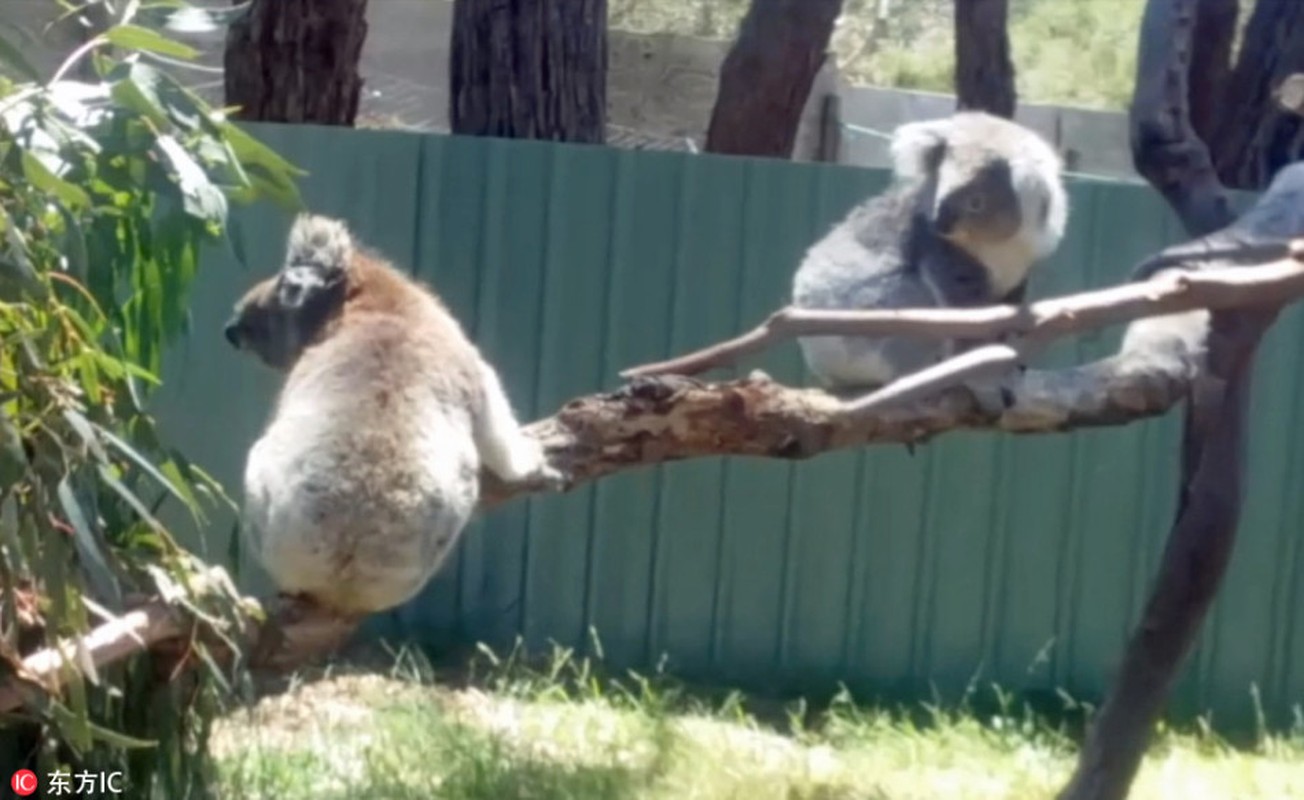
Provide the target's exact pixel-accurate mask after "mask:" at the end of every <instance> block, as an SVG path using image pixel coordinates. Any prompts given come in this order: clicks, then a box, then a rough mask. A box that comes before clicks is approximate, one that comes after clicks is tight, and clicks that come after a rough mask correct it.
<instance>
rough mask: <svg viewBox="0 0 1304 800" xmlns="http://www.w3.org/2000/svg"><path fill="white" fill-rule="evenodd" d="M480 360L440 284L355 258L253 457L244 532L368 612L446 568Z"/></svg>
mask: <svg viewBox="0 0 1304 800" xmlns="http://www.w3.org/2000/svg"><path fill="white" fill-rule="evenodd" d="M478 359H479V354H478V352H477V350H476V349H475V347H474V345H473V344H472V343H471V342H470V341H469V339H468V338H467V337H466V336H465V334H464V333H463V331H462V329H461V327H460V326H459V325H458V324H457V322H456V320H455V319H453V317H452V316H451V314H449V313H448V311H447V310H446V309H445V308H444V307H443V305H442V304H441V303H440V302H439V300H438V298H437V297H435V296H434V295H433V294H432V293H430V292H428V291H426V290H424V289H423V288H422V287H420V286H418V285H417V284H415V283H414V282H413V281H411V280H410V279H408V278H407V277H406V276H404V275H402V274H401V273H399V272H397V271H396V270H394V269H393V268H391V267H390V266H389V265H387V264H385V263H384V262H382V261H379V260H376V259H371V258H369V257H367V256H363V255H361V254H357V255H355V256H354V257H353V260H352V262H351V264H350V272H349V277H348V286H347V290H346V292H345V300H344V303H343V307H342V308H341V309H340V311H339V313H337V314H335V315H334V316H332V317H331V318H330V319H329V320H328V321H327V322H325V323H324V324H323V325H322V326H321V328H320V330H319V331H317V332H316V333H315V335H314V336H313V337H312V339H311V342H310V343H309V344H308V345H307V346H306V347H304V348H303V350H302V352H301V354H299V355H298V357H297V359H296V360H295V361H294V363H293V364H292V366H291V367H290V368H289V370H288V374H287V375H286V379H285V383H284V385H283V387H282V389H281V392H280V394H279V396H278V398H277V402H276V406H275V410H274V413H273V415H272V418H271V420H270V422H269V423H268V425H267V427H266V429H265V430H264V432H263V434H262V436H261V437H260V438H259V440H258V441H257V442H256V443H255V444H254V445H253V447H252V448H251V450H250V452H249V455H248V459H247V462H246V470H245V476H244V477H245V481H244V483H245V522H246V524H245V526H244V529H245V531H246V542H247V543H248V545H249V546H250V548H251V550H252V551H253V552H254V554H255V555H256V556H257V558H258V560H259V562H260V563H261V564H262V565H263V567H264V568H265V569H266V570H267V571H268V572H269V574H270V575H271V576H272V578H273V580H274V581H275V582H276V584H277V586H278V587H279V588H280V589H281V591H283V592H287V593H291V594H304V595H308V596H311V597H312V598H313V599H314V600H316V601H317V602H319V603H321V604H323V605H326V606H329V607H332V608H334V609H335V610H337V611H339V612H342V613H354V614H366V613H369V612H373V611H377V610H381V609H385V608H391V607H393V606H397V605H399V604H401V603H403V602H405V601H406V600H408V599H410V598H411V597H412V596H414V595H415V594H416V593H417V592H418V591H419V590H420V588H421V587H422V586H423V585H424V584H425V583H426V582H427V581H428V580H429V579H430V577H431V576H432V575H433V574H434V573H435V572H436V571H437V570H438V568H439V567H440V566H441V565H442V563H443V561H444V559H445V558H446V556H447V553H448V552H450V551H451V549H452V547H453V545H454V544H455V542H456V540H457V537H458V535H459V534H460V532H461V530H462V529H463V528H464V527H465V525H466V524H467V522H468V521H469V520H470V517H471V515H472V514H473V513H474V510H475V508H476V505H477V502H478V499H479V475H480V466H481V464H480V455H479V452H478V450H477V447H476V443H475V441H474V437H473V434H472V426H473V421H472V415H473V413H474V409H475V408H476V407H478V404H479V403H480V401H481V397H480V393H481V391H482V386H481V382H480V379H479V372H478V371H477V369H478Z"/></svg>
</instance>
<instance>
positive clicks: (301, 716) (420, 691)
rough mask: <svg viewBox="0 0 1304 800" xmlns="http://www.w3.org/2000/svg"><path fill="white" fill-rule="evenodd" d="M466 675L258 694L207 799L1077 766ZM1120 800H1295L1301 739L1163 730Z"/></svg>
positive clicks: (412, 665)
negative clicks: (465, 678)
mask: <svg viewBox="0 0 1304 800" xmlns="http://www.w3.org/2000/svg"><path fill="white" fill-rule="evenodd" d="M441 684H442V685H441ZM470 686H472V687H474V688H468V686H467V684H466V683H463V684H462V687H461V688H453V687H451V686H449V685H448V684H446V683H443V682H442V681H437V680H435V679H434V678H433V677H432V675H431V672H430V671H429V669H428V668H427V667H425V666H423V665H418V664H417V663H416V662H415V661H414V660H413V659H412V658H411V657H409V656H404V657H401V658H400V659H399V662H398V666H396V667H394V668H392V669H389V670H387V671H383V672H381V673H376V672H371V673H359V672H358V671H356V670H346V671H343V672H337V673H336V674H334V675H327V676H326V677H322V678H317V679H314V680H312V681H310V682H305V683H303V684H301V685H300V686H298V687H297V688H295V689H293V690H292V691H290V692H288V693H285V694H281V695H279V696H275V697H269V698H267V699H265V700H263V701H261V702H260V703H259V704H257V705H256V706H255V707H254V708H252V709H246V710H241V711H238V712H235V713H234V714H232V715H230V716H228V717H227V718H226V719H225V720H223V722H222V723H221V724H220V725H219V726H218V729H217V733H216V734H215V738H214V742H213V751H214V754H215V755H216V757H217V759H218V764H219V772H220V775H221V781H222V785H221V787H220V790H219V796H223V797H247V798H286V799H287V800H289V799H291V798H346V797H347V798H357V797H371V798H474V799H477V800H478V799H479V798H483V799H484V800H509V799H511V798H540V799H543V798H558V799H560V798H602V799H603V800H607V799H608V798H612V799H617V800H618V799H619V798H631V799H632V798H648V799H649V800H651V799H653V798H656V799H660V798H665V800H672V799H673V800H679V799H680V798H684V799H685V800H691V799H692V798H746V800H764V799H765V798H776V799H777V798H783V800H796V799H798V798H821V799H827V800H832V799H833V798H873V799H875V800H915V799H916V798H918V799H920V800H922V799H923V798H928V799H929V800H934V799H936V798H947V799H948V800H979V799H980V798H981V799H983V800H987V798H1003V799H1004V798H1011V799H1014V800H1021V799H1022V798H1028V799H1029V800H1031V799H1032V798H1036V799H1037V800H1046V799H1047V798H1051V797H1053V796H1054V793H1055V792H1056V791H1057V790H1058V789H1059V788H1060V787H1061V785H1062V783H1063V781H1064V780H1065V778H1066V777H1067V775H1068V773H1069V770H1070V769H1071V767H1072V764H1073V754H1074V751H1073V745H1072V743H1071V742H1069V741H1068V740H1067V739H1066V738H1065V737H1064V736H1062V735H1060V734H1059V733H1057V732H1056V731H1054V730H1051V729H1050V728H1049V727H1048V726H1047V725H1045V724H1043V723H1039V722H1036V721H1035V720H1034V719H1033V718H1032V717H1030V716H1029V715H1026V714H1013V713H1011V714H1009V715H1007V716H1003V717H997V718H994V719H987V720H986V724H983V723H980V721H979V720H978V719H976V718H975V717H974V716H972V715H969V714H966V713H962V712H954V713H944V712H934V713H932V714H931V715H926V718H925V719H924V721H916V722H910V721H906V720H904V719H903V716H902V715H900V714H890V713H887V712H885V711H881V710H873V709H864V708H857V707H854V706H853V705H851V704H850V703H847V702H844V703H837V702H835V703H834V704H833V707H832V708H831V709H830V710H829V711H827V712H826V713H824V714H823V715H822V716H821V718H820V721H819V724H818V725H811V724H809V723H806V724H801V723H795V722H794V720H795V719H797V718H798V717H797V716H793V717H792V718H791V719H789V720H788V724H782V725H776V724H774V722H773V721H772V720H771V721H769V722H762V721H760V720H759V719H758V718H757V717H755V716H753V715H752V714H750V713H748V712H746V711H744V710H743V707H742V705H741V703H739V702H737V701H736V700H725V701H723V702H718V703H713V704H711V705H707V704H705V703H703V702H694V701H690V700H687V699H685V696H684V695H682V694H680V693H678V692H676V691H674V690H672V689H664V688H660V687H659V685H658V684H657V683H655V682H649V681H644V680H641V679H637V678H635V679H629V680H626V681H623V682H621V684H620V685H613V684H612V683H611V682H606V681H599V680H597V679H596V678H594V677H593V676H592V675H591V674H590V672H589V668H588V665H587V664H586V663H583V662H579V661H575V660H573V659H568V658H566V657H565V656H564V655H560V656H558V658H556V659H554V661H553V662H552V664H551V665H550V666H547V667H545V668H543V669H526V668H524V667H522V666H521V665H520V664H504V663H502V662H497V663H495V664H490V665H489V667H488V670H487V673H486V672H485V671H484V670H482V671H481V674H480V675H479V677H478V679H476V680H474V681H471V682H470ZM1132 797H1133V798H1135V799H1136V800H1146V799H1147V798H1174V800H1199V799H1200V798H1209V799H1210V800H1214V799H1215V798H1216V799H1217V800H1256V799H1257V798H1264V800H1267V798H1272V800H1283V799H1284V798H1304V738H1301V737H1285V738H1269V739H1266V740H1265V741H1263V742H1261V743H1260V745H1259V746H1258V747H1257V748H1254V749H1253V750H1236V749H1233V748H1230V747H1228V746H1226V745H1223V744H1221V743H1219V742H1217V741H1216V740H1214V739H1213V738H1211V737H1210V736H1208V735H1198V734H1190V735H1179V734H1174V733H1161V734H1160V735H1159V737H1158V739H1157V742H1156V745H1155V746H1154V748H1153V749H1152V751H1151V753H1150V755H1149V757H1148V758H1147V759H1146V762H1145V764H1144V766H1143V768H1142V771H1141V774H1140V776H1139V777H1138V779H1137V782H1136V784H1135V787H1134V790H1133V792H1132Z"/></svg>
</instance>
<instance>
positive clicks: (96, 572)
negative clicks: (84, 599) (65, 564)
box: [58, 477, 122, 607]
mask: <svg viewBox="0 0 1304 800" xmlns="http://www.w3.org/2000/svg"><path fill="white" fill-rule="evenodd" d="M58 495H59V505H60V506H61V507H62V508H63V513H64V514H65V515H66V516H67V517H68V524H69V525H71V526H72V529H73V532H74V533H75V534H76V535H75V538H74V541H75V542H76V545H77V553H78V555H79V556H81V559H82V562H83V564H84V566H85V567H86V573H87V575H88V576H89V577H90V579H91V583H92V585H93V586H94V587H95V594H96V595H98V596H99V597H101V598H104V599H105V601H106V602H108V603H110V604H111V605H113V606H114V607H121V605H122V589H121V587H120V586H119V585H118V579H117V576H115V575H114V574H113V569H112V568H111V567H110V566H109V562H108V558H107V557H106V555H105V553H104V549H103V548H102V547H101V546H100V539H99V537H98V536H96V534H95V531H94V530H92V529H91V523H90V520H88V519H87V518H86V512H85V511H84V510H83V509H82V506H81V503H80V502H78V500H77V495H76V493H75V492H74V491H73V488H72V484H71V483H70V478H68V477H65V478H64V479H63V480H62V481H60V482H59V489H58Z"/></svg>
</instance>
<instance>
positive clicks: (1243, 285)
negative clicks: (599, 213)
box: [620, 240, 1304, 379]
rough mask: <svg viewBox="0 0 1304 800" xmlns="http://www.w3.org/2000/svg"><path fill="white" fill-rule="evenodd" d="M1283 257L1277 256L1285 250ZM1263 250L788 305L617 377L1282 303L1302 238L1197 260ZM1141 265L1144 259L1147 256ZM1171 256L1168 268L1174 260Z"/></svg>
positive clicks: (1295, 289)
mask: <svg viewBox="0 0 1304 800" xmlns="http://www.w3.org/2000/svg"><path fill="white" fill-rule="evenodd" d="M1287 253H1288V255H1289V258H1286V259H1281V257H1282V255H1284V254H1287ZM1247 255H1248V256H1250V257H1253V256H1257V255H1264V256H1268V257H1273V258H1277V259H1280V260H1275V261H1272V262H1271V263H1267V264H1263V265H1260V266H1235V267H1221V268H1217V269H1208V270H1203V271H1200V272H1191V273H1177V272H1169V273H1165V274H1160V275H1156V276H1155V277H1153V278H1151V279H1150V280H1148V281H1142V282H1138V283H1129V284H1123V285H1121V286H1112V287H1109V288H1107V289H1097V290H1094V291H1089V292H1081V293H1078V294H1073V295H1065V296H1063V297H1056V298H1052V299H1048V300H1041V301H1038V302H1036V303H1032V304H1030V305H1028V306H1026V307H1020V306H990V307H987V308H975V309H941V308H933V309H902V310H896V311H813V310H810V309H799V308H794V307H792V306H789V307H786V308H783V309H780V310H779V311H776V312H775V313H773V314H771V315H770V317H769V319H767V320H766V321H765V322H764V323H762V324H761V325H759V326H758V327H756V328H754V329H753V330H751V331H749V332H747V333H745V334H743V335H742V336H739V337H737V338H736V339H730V340H728V341H725V342H721V343H719V344H715V345H712V346H710V347H706V348H703V349H701V350H697V351H695V352H692V353H689V354H687V355H683V356H679V357H677V358H672V359H669V360H666V361H660V362H656V363H652V364H643V365H641V366H637V367H632V368H630V369H627V370H625V371H623V372H621V373H620V376H621V377H622V378H626V379H629V378H640V377H651V376H655V375H696V374H699V373H701V372H705V371H706V370H709V369H715V368H718V367H724V366H729V365H732V364H734V363H736V362H737V361H738V360H739V359H741V358H742V357H744V356H747V355H751V354H752V353H756V352H760V351H761V350H764V349H765V348H766V347H769V346H770V345H772V344H774V343H775V342H778V341H781V340H784V339H791V338H796V337H800V336H831V335H840V336H886V335H896V336H920V337H929V338H939V339H994V338H997V337H1000V336H1008V335H1017V336H1021V337H1023V338H1024V339H1027V340H1030V341H1034V340H1035V341H1038V342H1043V343H1044V342H1049V341H1052V340H1054V339H1058V338H1062V337H1064V336H1069V335H1072V334H1076V333H1081V332H1083V331H1087V330H1095V329H1098V328H1104V327H1107V326H1110V325H1118V324H1122V323H1125V322H1131V321H1133V320H1136V319H1142V318H1144V317H1155V316H1163V315H1166V314H1174V313H1179V312H1182V311H1192V310H1195V309H1200V308H1207V309H1210V310H1220V309H1232V308H1245V307H1250V306H1258V305H1263V304H1276V303H1280V302H1283V301H1286V302H1289V301H1290V300H1293V299H1295V298H1297V297H1299V296H1300V295H1304V266H1301V261H1304V240H1300V241H1293V242H1291V243H1290V244H1289V245H1285V244H1269V245H1256V246H1252V247H1249V246H1247V247H1243V248H1228V249H1226V250H1225V251H1218V252H1212V253H1201V254H1200V258H1201V259H1202V260H1205V259H1210V258H1231V257H1233V256H1241V257H1245V256H1247ZM1148 263H1149V262H1148ZM1180 263H1181V262H1180V261H1178V260H1173V262H1172V266H1174V267H1176V266H1179V265H1180Z"/></svg>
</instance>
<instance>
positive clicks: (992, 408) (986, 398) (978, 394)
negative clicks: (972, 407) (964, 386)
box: [968, 380, 1015, 417]
mask: <svg viewBox="0 0 1304 800" xmlns="http://www.w3.org/2000/svg"><path fill="white" fill-rule="evenodd" d="M968 389H969V393H970V394H972V395H973V398H974V402H975V404H976V405H977V406H978V410H979V411H981V412H982V414H983V415H984V416H988V417H999V416H1001V415H1002V414H1004V413H1005V412H1006V411H1009V410H1010V408H1012V407H1013V406H1014V401H1015V397H1014V390H1013V389H1012V388H1011V387H1010V385H1009V383H1007V382H1006V381H1004V380H1000V381H983V382H981V383H971V384H969V386H968Z"/></svg>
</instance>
